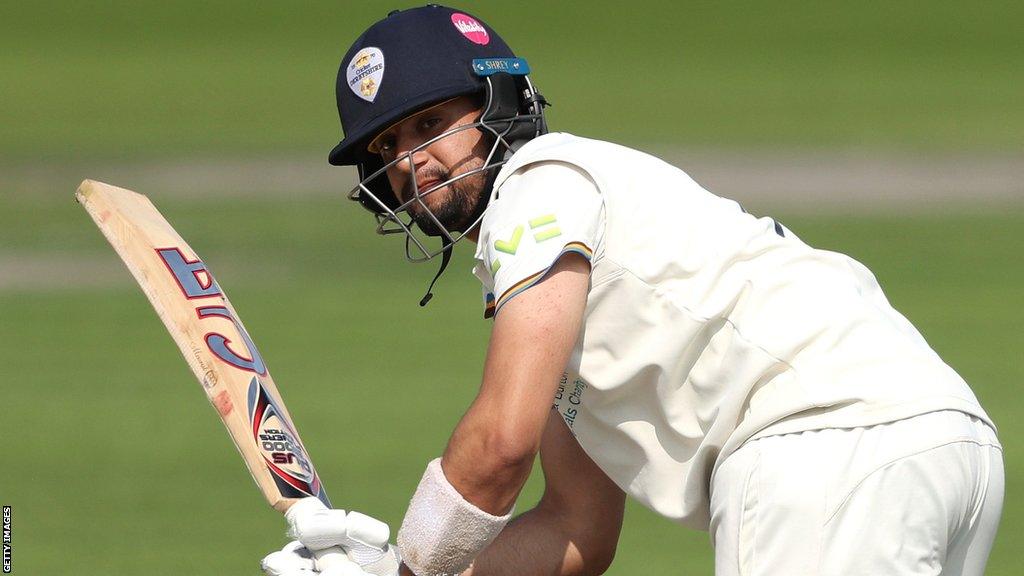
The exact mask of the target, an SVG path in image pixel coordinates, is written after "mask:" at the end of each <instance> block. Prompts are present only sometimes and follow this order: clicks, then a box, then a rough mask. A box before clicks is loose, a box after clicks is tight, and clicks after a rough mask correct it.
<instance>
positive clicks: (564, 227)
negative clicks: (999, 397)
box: [474, 134, 991, 529]
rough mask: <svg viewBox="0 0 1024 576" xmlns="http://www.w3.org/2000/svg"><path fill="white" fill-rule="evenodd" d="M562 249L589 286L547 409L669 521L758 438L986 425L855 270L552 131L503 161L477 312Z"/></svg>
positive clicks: (698, 505) (659, 172)
mask: <svg viewBox="0 0 1024 576" xmlns="http://www.w3.org/2000/svg"><path fill="white" fill-rule="evenodd" d="M567 251H573V252H576V253H579V254H582V255H583V256H585V257H587V258H588V259H589V260H590V263H591V280H590V290H589V293H588V296H587V306H586V312H585V318H584V324H583V329H582V330H581V332H580V336H579V339H578V341H577V343H576V348H575V351H574V352H573V354H572V357H571V360H570V363H569V365H568V366H567V367H566V371H565V375H564V377H563V381H562V382H561V383H560V385H559V387H558V393H557V395H556V398H555V404H556V405H557V407H558V410H559V412H560V413H561V414H562V416H563V417H564V418H565V420H566V422H567V423H568V424H569V426H570V427H571V428H572V431H573V433H574V435H575V436H576V438H577V441H578V442H579V443H580V445H581V446H582V448H583V449H584V450H585V451H586V453H587V454H588V455H589V456H590V457H591V458H592V459H593V460H594V462H596V463H597V464H598V465H599V466H600V467H601V469H602V470H604V472H605V473H606V474H608V476H609V477H610V478H611V479H612V480H613V481H615V482H616V483H617V484H618V485H619V486H620V487H621V488H622V489H623V490H625V491H626V492H627V493H628V494H630V495H631V496H633V497H634V498H636V499H637V500H639V501H640V502H642V503H643V504H645V505H646V506H648V507H650V508H651V509H653V510H654V511H656V512H659V513H661V514H662V515H664V516H666V517H668V518H670V519H672V520H675V521H677V522H680V523H682V524H685V525H688V526H691V527H695V528H700V529H707V526H708V519H709V486H710V482H711V475H712V473H713V471H714V470H715V466H716V463H718V462H720V461H721V460H722V459H724V457H725V456H726V455H728V454H729V453H730V452H732V451H733V450H735V449H736V448H737V447H738V446H739V445H740V444H741V443H743V442H744V441H746V440H748V439H750V438H753V437H755V436H756V435H758V434H759V433H760V434H762V435H764V434H766V433H771V434H778V433H785V432H792V431H802V430H810V429H816V428H834V427H853V426H866V425H871V424H878V423H883V422H889V421H894V420H898V419H902V418H906V417H909V416H912V415H916V414H922V413H926V412H931V411H935V410H941V409H954V410H960V411H963V412H967V413H969V414H973V415H975V416H978V417H979V418H982V419H983V420H985V421H986V422H989V423H991V420H990V419H989V418H988V416H987V415H986V414H985V412H984V411H983V410H982V409H981V407H980V406H979V405H978V401H977V399H976V398H975V397H974V394H973V393H972V392H971V390H970V389H969V388H968V386H967V384H966V383H965V382H964V381H963V379H962V378H960V376H958V375H957V374H956V372H954V371H953V370H952V369H951V368H949V367H948V366H947V365H946V364H945V363H943V362H942V360H941V359H940V358H939V357H938V356H937V355H936V354H935V352H934V351H932V349H931V348H930V347H929V346H928V344H927V343H926V342H925V341H924V339H923V338H922V337H921V335H920V334H919V333H918V332H917V330H916V329H914V327H913V326H911V324H910V323H909V322H908V321H907V320H906V319H905V318H904V317H903V316H901V315H900V314H899V313H898V312H896V311H895V310H894V309H893V308H892V307H891V306H890V305H889V302H888V301H887V300H886V298H885V296H884V295H883V294H882V291H881V289H880V288H879V286H878V283H877V282H876V280H875V278H874V276H873V275H872V274H871V272H870V271H869V270H868V269H867V268H865V267H864V266H863V265H862V264H860V263H859V262H857V261H855V260H853V259H852V258H849V257H847V256H845V255H843V254H838V253H835V252H828V251H825V250H816V249H814V248H812V247H810V246H808V245H806V244H804V243H803V242H802V241H800V239H799V238H797V237H796V236H795V235H793V233H792V232H790V231H789V230H787V229H785V228H783V227H782V226H781V225H779V224H777V223H776V222H775V221H774V220H772V219H771V218H756V217H754V216H751V215H749V214H746V213H745V212H743V210H742V209H741V208H740V206H739V205H738V204H737V203H736V202H734V201H732V200H727V199H724V198H720V197H718V196H715V195H713V194H711V193H709V192H707V191H706V190H704V189H703V188H701V187H700V186H699V185H698V184H697V183H696V182H694V181H693V180H692V179H690V177H689V176H687V175H686V174H685V173H683V172H682V171H680V170H678V169H676V168H674V167H673V166H670V165H669V164H666V163H665V162H663V161H661V160H659V159H657V158H655V157H653V156H650V155H647V154H644V153H641V152H637V151H635V150H631V149H628V148H624V147H621V146H617V145H614V144H610V143H606V142H599V141H595V140H588V139H583V138H578V137H575V136H572V135H569V134H548V135H546V136H543V137H540V138H537V139H535V140H533V141H531V142H529V143H528V144H527V145H525V146H524V147H523V148H522V149H521V150H519V151H518V152H517V153H516V154H515V155H514V156H513V157H512V159H511V160H510V162H509V163H508V164H507V165H506V166H505V167H504V168H503V169H502V171H501V172H500V173H499V175H498V177H497V180H496V182H495V186H494V191H493V193H492V197H491V201H490V204H489V205H488V208H487V210H486V212H485V213H484V217H483V221H482V223H481V228H480V237H479V243H478V246H477V250H476V258H477V265H476V267H475V269H474V273H475V274H476V275H477V276H478V277H479V278H480V280H481V282H482V283H483V286H484V294H485V305H486V307H487V310H488V314H490V313H494V312H495V311H496V312H497V313H498V314H500V313H501V307H502V305H504V303H505V302H507V301H508V300H509V299H510V298H513V297H515V295H516V294H518V293H520V292H522V291H523V290H526V289H529V287H530V286H532V285H534V284H536V283H537V282H538V281H540V280H541V279H542V278H543V276H544V273H545V272H546V271H547V270H548V268H549V267H550V266H551V265H552V264H553V263H554V262H555V260H557V258H558V257H559V256H560V255H561V254H562V253H565V252H567ZM769 425H771V428H770V430H768V431H767V432H766V428H768V427H769Z"/></svg>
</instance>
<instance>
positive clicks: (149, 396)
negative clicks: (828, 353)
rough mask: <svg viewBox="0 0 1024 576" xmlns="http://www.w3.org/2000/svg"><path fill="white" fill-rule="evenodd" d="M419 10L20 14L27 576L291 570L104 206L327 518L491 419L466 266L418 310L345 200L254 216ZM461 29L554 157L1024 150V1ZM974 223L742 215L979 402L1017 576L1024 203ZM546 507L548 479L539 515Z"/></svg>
mask: <svg viewBox="0 0 1024 576" xmlns="http://www.w3.org/2000/svg"><path fill="white" fill-rule="evenodd" d="M412 5H414V4H410V3H405V2H399V3H394V4H386V3H380V2H292V3H280V2H263V3H250V2H237V1H230V2H228V1H221V2H195V1H187V2H139V1H135V2H124V1H122V2H45V1H37V2H32V3H6V4H4V5H3V6H2V7H0V72H2V79H0V105H2V106H0V417H2V420H0V426H2V429H3V430H4V433H5V435H6V440H7V442H8V446H9V448H8V452H7V453H8V456H7V457H6V458H5V459H4V463H3V465H2V472H0V503H2V504H5V505H12V506H13V507H14V517H13V529H14V533H13V544H14V550H13V560H14V573H15V574H23V575H36V574H55V573H60V572H67V571H73V572H74V573H76V574H81V575H92V574H97V575H98V574H108V573H118V574H135V573H140V574H143V573H144V574H152V575H161V574H183V573H189V574H257V573H258V572H259V571H258V567H257V563H258V560H259V559H260V558H261V557H262V556H263V555H264V554H265V553H267V552H268V551H270V550H271V549H274V548H277V547H279V546H281V545H282V544H283V543H284V538H283V535H282V531H283V522H282V520H281V518H280V517H279V516H278V515H276V514H275V513H274V512H273V511H271V510H270V509H269V508H266V507H265V506H264V504H263V502H262V499H261V497H260V495H259V493H258V491H256V490H255V489H253V487H252V483H251V480H249V479H248V476H247V474H246V472H245V470H244V468H243V466H242V463H241V461H240V460H239V459H238V458H236V457H235V456H234V450H233V448H232V447H231V444H230V441H229V439H228V437H227V435H226V434H224V432H223V430H222V429H221V425H220V424H219V422H218V419H217V418H216V417H215V415H214V412H213V411H212V409H210V408H209V407H207V406H206V405H205V404H206V401H205V399H204V397H203V395H202V393H201V392H200V390H199V388H198V386H197V385H196V384H195V382H194V380H193V378H192V376H191V374H190V373H189V372H188V370H187V368H186V366H185V364H184V362H183V361H182V360H181V358H180V356H179V354H178V352H177V350H176V348H175V347H174V345H173V344H172V342H171V340H170V338H169V337H168V336H167V335H166V332H165V331H164V329H163V327H162V326H161V325H160V323H159V322H158V321H157V319H156V316H155V314H154V313H153V312H152V310H151V309H150V307H149V304H148V303H147V302H146V301H145V299H144V297H143V296H142V294H141V292H140V291H139V290H138V288H137V286H136V285H135V283H134V281H133V280H132V279H131V278H130V276H129V275H128V273H127V272H126V271H124V270H123V268H122V267H121V265H120V263H119V262H118V260H117V259H116V256H115V255H114V254H113V252H112V251H111V250H110V249H109V246H108V245H107V244H106V243H105V241H104V240H103V239H102V237H101V236H100V234H99V233H98V232H97V231H96V230H95V228H94V227H93V225H92V223H91V221H90V220H89V219H88V218H87V216H86V215H85V214H84V212H83V211H82V210H81V209H80V208H79V207H78V206H77V205H75V203H74V202H73V200H72V192H73V191H74V188H75V187H76V185H77V184H78V181H80V180H81V179H83V178H86V177H103V178H106V179H111V181H112V183H116V184H120V185H124V186H129V187H133V186H136V184H137V183H147V184H148V187H146V188H145V189H140V190H139V191H141V192H144V193H146V194H149V195H150V196H151V197H152V198H153V199H154V201H155V202H156V203H157V205H158V206H159V207H160V208H161V209H162V210H163V212H164V213H165V215H166V216H167V217H168V219H169V220H170V221H171V222H172V223H173V224H174V225H175V227H176V228H177V229H178V230H179V232H181V234H182V235H183V236H184V237H185V238H186V239H188V240H189V242H190V244H191V245H192V246H193V247H194V248H195V249H196V250H197V251H198V252H199V253H200V254H201V255H202V256H203V257H204V260H205V261H206V262H207V264H208V265H209V266H210V267H211V268H212V269H213V270H214V271H215V272H216V274H217V277H218V279H219V281H220V283H221V284H222V285H223V286H224V287H225V288H226V289H227V291H228V293H229V294H230V295H231V299H232V301H233V303H234V305H235V307H236V308H237V309H238V310H239V312H240V314H241V316H242V317H243V318H244V321H245V323H246V325H247V327H248V329H249V331H250V332H251V333H252V335H253V337H254V339H255V340H256V342H257V343H258V345H259V346H260V349H261V351H262V353H263V356H264V357H265V358H266V359H267V362H268V364H269V366H270V367H271V369H272V371H273V373H274V376H275V379H276V381H277V382H278V384H279V386H280V387H281V389H282V391H283V394H284V396H285V398H286V399H287V402H288V405H289V407H290V409H291V412H292V414H293V415H294V417H295V418H296V421H297V424H298V426H299V428H300V430H301V431H302V434H303V438H304V440H305V442H306V444H307V447H308V448H309V449H310V451H311V453H312V454H313V457H314V459H315V461H316V462H317V464H318V468H319V469H320V472H321V475H322V477H323V479H324V482H325V484H326V486H327V488H328V491H329V492H330V494H331V496H332V499H333V500H334V502H335V504H336V505H337V506H340V507H346V508H354V509H358V510H362V511H365V512H367V513H370V514H373V515H377V516H379V517H381V518H382V519H384V520H386V521H388V522H389V523H391V524H392V526H393V527H394V526H397V525H398V523H399V522H400V520H401V515H402V512H403V511H404V508H405V504H406V502H407V499H408V497H409V495H410V494H411V493H412V490H413V488H414V487H415V484H416V482H417V481H418V479H419V475H420V473H421V471H422V467H423V465H424V464H425V463H426V461H427V460H429V459H430V458H432V457H433V456H435V455H437V454H438V453H440V451H441V449H442V448H443V445H444V442H445V440H446V438H447V435H448V433H449V432H450V431H451V429H452V427H453V426H454V425H455V422H456V420H457V418H458V417H459V416H460V415H461V413H462V411H463V410H464V409H465V407H466V406H467V405H468V404H469V402H470V400H471V399H472V397H473V395H474V393H475V387H476V384H477V380H478V377H479V372H480V368H481V365H482V358H483V351H484V347H485V345H486V339H487V333H488V324H487V323H486V322H484V321H482V320H481V319H480V308H479V288H478V285H477V284H476V281H475V280H474V279H473V278H472V277H471V276H470V275H469V274H467V273H465V271H466V268H468V266H469V258H468V254H467V253H466V251H465V250H464V249H463V250H462V253H461V254H459V255H458V258H459V259H458V261H457V262H456V265H455V266H454V269H453V270H452V271H451V272H449V273H448V274H447V276H446V277H445V278H444V279H443V280H442V281H441V284H440V289H439V291H438V294H437V296H436V297H435V299H434V301H433V302H432V303H431V305H430V306H428V307H427V308H426V309H420V308H419V307H418V306H417V305H416V302H417V301H418V299H419V297H420V296H421V294H422V290H423V289H425V288H426V284H427V282H428V281H429V278H430V275H431V274H432V273H433V266H427V267H413V266H410V265H407V264H405V263H404V262H403V260H402V259H401V257H400V248H399V246H398V244H397V243H394V242H388V241H386V240H381V239H380V238H378V237H376V236H374V235H373V234H372V226H371V222H370V219H369V217H368V216H366V215H365V214H364V213H363V212H362V211H361V210H359V209H357V208H356V207H355V206H353V205H351V204H350V203H348V202H347V201H343V198H342V194H343V192H344V191H345V190H347V189H348V188H349V187H351V186H352V184H353V182H352V179H351V174H350V173H349V172H345V171H336V172H328V173H327V174H335V173H336V174H337V178H336V181H333V180H328V181H326V182H324V181H323V180H313V181H312V182H315V184H309V182H311V181H310V180H304V179H302V177H301V176H302V175H301V174H297V175H296V178H295V180H296V181H297V182H300V181H301V182H302V184H301V185H299V184H297V185H296V186H294V187H293V186H289V185H288V181H289V173H288V172H287V171H285V172H283V174H284V175H283V176H282V177H281V182H282V184H281V185H279V186H278V185H277V184H274V183H271V184H269V185H267V184H266V183H264V184H265V185H264V186H263V189H262V190H261V191H260V192H259V193H252V192H251V190H250V189H249V188H248V186H246V185H244V183H245V182H246V180H245V175H244V174H242V175H239V174H237V173H238V172H245V171H247V170H249V169H250V168H251V167H252V166H260V167H263V168H264V169H265V170H271V171H273V170H278V168H280V170H279V171H281V170H286V169H287V168H288V167H292V169H294V166H295V164H289V163H294V162H298V164H297V165H298V166H299V168H301V167H302V166H305V165H306V164H304V163H303V162H307V161H308V162H309V163H311V164H316V165H319V164H318V163H320V162H321V161H325V158H326V153H327V151H328V149H329V148H330V147H331V146H332V145H333V144H334V143H335V142H336V141H337V139H338V138H339V137H340V129H339V125H338V121H337V117H336V111H335V108H334V96H333V85H334V74H335V72H336V70H337V66H338V63H339V62H338V61H339V59H340V57H341V56H342V55H343V53H344V52H345V51H346V49H347V47H348V45H349V43H350V42H351V40H353V39H354V38H355V37H356V36H357V35H358V34H359V33H360V32H361V31H362V30H363V29H364V28H365V27H366V26H367V25H369V24H370V23H371V22H372V21H374V20H376V19H377V18H379V17H382V16H383V15H384V14H385V13H386V12H387V10H388V9H390V8H392V7H409V6H412ZM459 5H460V6H462V7H464V8H466V9H467V10H468V11H470V12H473V13H475V14H476V15H478V16H480V17H481V18H483V19H485V20H486V21H487V22H488V23H489V24H491V25H492V26H494V27H495V28H496V29H497V30H498V31H500V32H501V34H502V36H503V37H504V38H505V39H506V40H507V41H508V42H509V43H510V44H511V45H512V46H513V47H514V48H516V50H517V52H519V54H520V55H522V56H525V57H526V58H528V59H529V60H530V62H531V65H532V66H533V68H534V69H535V74H534V80H535V81H536V82H537V84H538V85H539V86H541V88H542V89H543V90H544V92H545V94H546V95H547V96H548V97H549V98H550V99H551V100H552V101H553V102H554V103H555V107H554V108H553V109H551V111H550V114H551V115H550V121H551V124H552V126H554V127H555V128H557V129H560V130H568V131H571V132H575V133H579V134H581V135H587V136H594V137H602V138H610V139H615V140H618V141H620V142H624V143H627V144H632V145H636V146H640V147H651V148H655V149H658V150H668V151H671V150H676V149H678V150H699V151H709V150H710V151H722V150H726V151H731V153H733V154H736V157H738V158H742V157H743V156H744V154H748V153H749V154H751V155H756V154H758V153H762V152H764V151H779V150H783V151H786V153H787V154H793V155H795V157H799V156H800V155H801V154H809V155H811V157H813V158H818V157H821V155H822V154H824V155H826V156H827V155H828V154H832V153H848V152H850V151H857V152H858V153H861V152H864V153H870V154H877V155H881V156H889V155H891V156H893V157H897V158H899V157H905V156H906V155H912V156H913V157H914V158H929V157H937V158H945V159H949V158H954V159H955V158H958V157H960V156H964V157H971V158H988V157H990V156H992V157H999V158H1003V159H1005V158H1011V159H1013V158H1020V157H1021V153H1022V151H1024V107H1022V106H1021V105H1020V98H1021V94H1024V89H1022V88H1024V81H1022V71H1024V51H1022V50H1021V49H1020V47H1021V45H1020V23H1021V22H1024V4H1022V3H1020V2H978V3H974V2H929V3H926V4H922V3H919V2H904V1H898V2H891V1H890V2H858V3H852V2H797V1H783V2H747V3H731V2H695V3H685V4H682V3H676V2H641V3H631V4H629V5H628V6H623V5H622V4H621V3H610V2H608V3H606V2H586V3H583V2H557V3H556V2H537V1H532V0H530V1H522V2H517V3H507V2H463V3H461V4H459ZM684 156H685V155H684ZM296 159H299V160H296ZM166 162H169V163H171V165H172V166H174V168H173V170H170V171H167V170H165V164H163V163H166ZM268 167H269V168H268ZM275 167H278V168H275ZM681 167H682V168H684V169H687V166H686V165H681ZM193 168H194V169H193ZM740 168H742V166H740V165H737V169H740ZM825 169H827V167H823V170H825ZM160 170H164V171H160ZM154 171H158V172H159V174H158V175H157V176H153V175H152V174H153V172H154ZM182 182H188V183H192V182H202V184H203V185H202V186H198V187H197V188H196V189H190V188H189V186H187V185H185V184H182ZM239 182H242V183H243V184H239ZM1017 190H1018V191H1019V190H1021V189H1020V188H1017ZM851 192H854V193H856V190H852V191H851ZM972 195H973V191H972V190H964V199H963V201H961V202H952V203H949V202H946V203H941V204H934V205H933V204H930V203H928V202H924V203H923V205H920V206H914V207H913V209H910V210H905V211H902V210H897V211H894V210H891V209H889V208H888V207H886V206H882V207H879V208H878V209H874V210H872V209H871V207H870V206H867V207H865V206H859V207H858V209H857V210H855V211H852V212H848V211H845V210H824V209H823V210H815V209H814V208H815V207H814V206H806V205H804V206H801V205H800V203H789V204H785V205H782V206H773V204H772V202H771V199H770V198H767V199H763V203H762V204H759V205H755V206H754V207H755V208H756V209H757V210H760V211H768V212H771V213H772V214H774V215H777V216H779V217H780V218H781V219H783V220H784V221H785V223H786V225H787V226H788V227H789V228H791V229H793V230H794V231H795V232H796V233H797V234H799V235H801V236H802V237H803V238H804V239H805V240H806V241H808V242H810V243H812V244H814V245H817V246H820V247H823V248H828V249H831V250H838V251H842V252H846V253H848V254H850V255H852V256H854V257H855V258H857V259H858V260H861V261H862V262H864V263H866V264H867V265H868V266H869V267H870V268H871V269H872V270H873V271H874V272H875V274H876V275H877V276H878V278H879V279H880V281H881V282H882V285H883V287H885V289H886V291H887V293H888V295H889V296H890V299H891V300H892V301H893V303H894V304H895V305H896V307H897V308H898V309H900V310H901V311H902V312H904V313H905V314H906V315H907V316H908V317H909V318H910V319H911V320H912V321H913V322H914V323H915V324H916V325H917V326H918V327H919V328H920V329H921V331H922V332H923V333H924V335H925V336H926V338H928V340H929V342H930V343H931V344H932V345H933V347H935V348H936V350H938V351H939V353H940V354H941V355H942V356H943V357H944V358H945V359H946V360H947V361H948V362H949V363H950V364H951V365H952V366H953V367H954V368H956V369H957V370H958V371H959V372H960V373H961V374H963V375H964V376H965V377H966V378H967V379H968V381H969V382H971V383H972V385H973V387H974V389H975V391H976V393H977V394H978V396H979V397H980V399H981V400H982V402H983V404H984V405H985V407H986V408H987V409H988V411H989V413H990V414H991V415H992V416H993V417H994V418H995V420H996V421H997V423H998V424H999V425H1000V437H1001V439H1002V441H1003V443H1004V446H1005V453H1006V461H1007V471H1008V486H1007V496H1008V499H1007V504H1006V507H1005V512H1004V519H1003V524H1002V528H1001V532H1000V535H999V539H998V540H997V543H996V548H995V550H994V552H993V555H992V559H991V562H990V569H989V571H988V573H989V574H996V575H1010V574H1017V573H1019V563H1018V561H1017V559H1016V558H1015V556H1014V552H1013V550H1014V545H1013V542H1016V541H1018V540H1019V539H1020V538H1021V537H1022V535H1024V505H1022V504H1021V503H1020V501H1019V500H1018V499H1017V498H1016V494H1017V493H1019V491H1020V488H1021V486H1022V484H1024V469H1022V468H1021V467H1020V465H1019V460H1020V458H1019V456H1020V455H1021V450H1020V449H1019V447H1018V445H1017V444H1016V442H1015V439H1016V438H1017V437H1018V436H1020V434H1021V433H1024V425H1022V424H1021V423H1020V421H1019V420H1017V418H1018V417H1019V414H1020V413H1021V411H1022V409H1024V402H1022V401H1021V399H1020V396H1021V395H1020V382H1021V381H1022V377H1024V367H1022V364H1021V361H1020V357H1021V354H1020V351H1021V349H1022V344H1024V339H1022V336H1021V327H1022V326H1024V310H1022V308H1021V307H1020V306H1019V303H1020V302H1021V296H1022V289H1021V286H1022V284H1024V266H1021V264H1020V261H1021V260H1020V249H1021V247H1022V244H1024V241H1022V233H1021V231H1022V230H1024V201H1022V199H1021V198H1020V197H1012V194H1011V197H1010V198H1009V199H1008V201H1003V202H1001V203H999V204H998V205H996V206H992V205H987V204H978V203H974V202H971V200H970V198H971V197H972ZM1004 200H1006V199H1005V198H1004ZM538 495H539V484H538V482H537V479H536V478H534V479H532V480H531V483H530V485H529V486H528V488H527V490H526V492H525V493H524V496H523V500H522V501H521V504H520V509H525V508H526V507H528V506H529V505H530V503H531V502H532V501H533V500H535V499H536V498H537V497H538ZM711 560H712V556H711V549H710V545H709V543H708V538H707V535H706V534H705V533H698V532H690V531H686V530H684V529H681V528H679V527H676V526H674V525H672V524H670V523H669V522H667V521H664V520H662V519H660V518H658V517H655V516H654V515H652V514H651V513H649V512H647V511H645V510H643V509H642V508H640V507H638V506H635V505H630V507H629V509H628V512H627V519H626V527H625V530H624V533H623V537H622V541H621V546H620V550H619V554H618V556H617V558H616V561H615V564H614V565H613V568H612V570H611V572H610V573H611V574H619V575H625V574H704V575H709V574H711V573H712V561H711ZM1014 566H1018V567H1017V568H1014Z"/></svg>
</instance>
